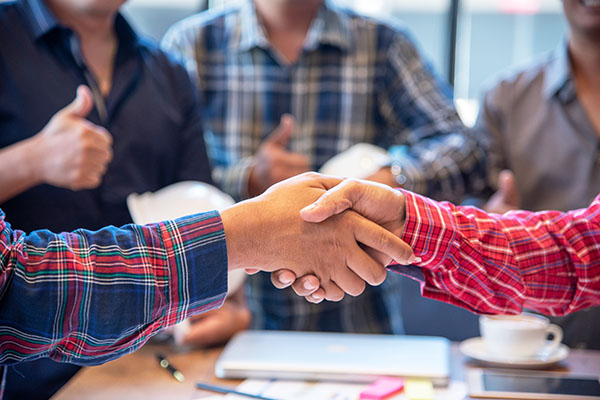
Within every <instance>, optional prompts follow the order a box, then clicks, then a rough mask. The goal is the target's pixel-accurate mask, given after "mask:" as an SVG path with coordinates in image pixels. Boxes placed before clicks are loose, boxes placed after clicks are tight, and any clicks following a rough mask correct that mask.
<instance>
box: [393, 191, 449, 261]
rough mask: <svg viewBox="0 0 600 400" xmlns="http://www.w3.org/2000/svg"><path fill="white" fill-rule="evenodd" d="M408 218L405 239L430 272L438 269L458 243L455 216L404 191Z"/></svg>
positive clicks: (404, 231)
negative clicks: (453, 245) (454, 243)
mask: <svg viewBox="0 0 600 400" xmlns="http://www.w3.org/2000/svg"><path fill="white" fill-rule="evenodd" d="M402 192H403V194H404V198H405V210H406V217H405V221H404V230H403V231H402V237H401V239H402V240H404V241H405V242H406V243H408V244H409V245H410V247H411V248H412V249H413V252H414V253H415V255H416V256H417V257H420V258H421V260H422V262H420V263H419V266H421V267H423V268H426V269H430V270H432V269H435V268H437V267H438V266H439V265H440V264H441V263H442V262H443V261H444V260H445V259H446V257H447V255H448V252H449V251H450V248H451V247H452V244H453V242H454V239H455V235H456V230H455V229H454V222H453V218H452V213H451V212H450V211H449V210H447V209H445V208H444V207H443V205H444V203H437V202H435V201H433V200H430V199H428V198H426V197H423V196H420V195H418V194H415V193H412V192H410V191H408V190H402Z"/></svg>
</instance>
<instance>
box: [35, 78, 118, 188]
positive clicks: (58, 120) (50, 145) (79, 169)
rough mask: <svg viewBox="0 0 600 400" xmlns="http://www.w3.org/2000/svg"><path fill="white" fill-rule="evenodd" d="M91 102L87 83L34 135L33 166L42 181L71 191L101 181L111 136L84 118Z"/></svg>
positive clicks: (90, 108) (109, 148)
mask: <svg viewBox="0 0 600 400" xmlns="http://www.w3.org/2000/svg"><path fill="white" fill-rule="evenodd" d="M93 105H94V103H93V100H92V94H91V92H90V89H89V88H88V87H87V86H83V85H82V86H79V87H78V88H77V97H76V98H75V100H73V102H72V103H71V104H69V105H67V106H66V107H65V108H63V109H62V110H60V111H58V112H57V113H56V114H54V116H53V117H52V118H51V119H50V121H49V122H48V124H46V126H45V127H44V129H42V131H41V132H40V133H38V134H37V135H36V137H35V138H34V139H35V140H36V141H37V143H38V145H39V146H41V147H40V150H41V151H40V154H42V156H41V157H40V158H39V159H38V160H37V161H34V162H36V167H37V169H38V175H39V176H40V177H41V180H42V182H44V183H47V184H50V185H54V186H58V187H63V188H67V189H71V190H81V189H91V188H95V187H97V186H98V185H99V184H100V182H101V181H102V177H103V175H104V173H105V172H106V167H107V165H108V163H109V162H110V160H111V159H112V136H111V135H110V134H109V133H108V131H107V130H106V129H104V128H103V127H101V126H97V125H94V124H93V123H91V122H89V121H88V120H86V119H85V117H86V116H87V115H88V114H89V112H90V111H91V110H92V107H93Z"/></svg>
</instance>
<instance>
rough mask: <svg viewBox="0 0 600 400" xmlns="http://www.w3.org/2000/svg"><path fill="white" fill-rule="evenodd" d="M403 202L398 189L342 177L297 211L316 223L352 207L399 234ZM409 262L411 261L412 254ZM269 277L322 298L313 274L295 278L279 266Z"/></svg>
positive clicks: (280, 285)
mask: <svg viewBox="0 0 600 400" xmlns="http://www.w3.org/2000/svg"><path fill="white" fill-rule="evenodd" d="M404 204H405V199H404V195H403V194H402V192H401V191H398V190H394V189H391V188H389V187H387V186H384V185H381V184H378V183H373V182H366V181H359V180H346V181H344V182H342V183H341V184H339V185H337V186H335V187H334V188H332V189H330V190H329V191H328V192H327V193H325V194H324V195H323V196H321V197H320V198H319V200H317V201H316V202H315V203H313V204H311V205H309V206H307V207H305V208H304V209H302V210H301V212H300V215H301V216H302V218H303V219H304V220H306V221H309V222H315V223H316V222H321V221H324V220H326V219H328V218H330V217H331V216H334V215H337V214H339V213H342V212H344V211H345V210H348V209H353V210H354V211H356V212H357V213H359V214H361V215H363V216H365V217H366V218H369V219H370V220H372V221H373V222H375V223H377V224H379V225H381V226H382V227H384V228H386V229H387V230H389V231H390V232H392V233H394V234H395V235H396V236H398V237H399V236H400V235H401V234H402V229H403V228H404V220H405V209H404ZM367 251H368V252H370V251H371V250H367ZM374 256H375V257H377V255H374ZM379 261H380V262H382V263H383V264H384V265H387V264H389V263H390V262H391V261H392V259H391V258H389V257H388V258H387V259H384V260H381V259H380V258H379ZM410 262H411V263H412V262H414V258H413V259H411V260H410ZM271 281H272V282H273V284H274V285H275V286H276V287H278V288H284V287H287V286H290V285H292V288H293V289H294V291H295V292H296V293H297V294H298V295H300V296H305V297H306V299H307V300H308V301H311V302H313V303H318V302H320V301H322V300H323V299H324V295H323V290H322V289H319V287H318V280H317V279H316V277H314V276H311V275H308V276H302V277H300V278H299V279H296V275H295V274H294V273H293V272H292V271H288V270H279V271H275V272H273V273H272V274H271Z"/></svg>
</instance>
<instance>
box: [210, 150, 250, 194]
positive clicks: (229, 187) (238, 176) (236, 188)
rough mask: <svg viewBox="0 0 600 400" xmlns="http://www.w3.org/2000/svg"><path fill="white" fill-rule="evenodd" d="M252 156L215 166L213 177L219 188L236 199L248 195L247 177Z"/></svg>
mask: <svg viewBox="0 0 600 400" xmlns="http://www.w3.org/2000/svg"><path fill="white" fill-rule="evenodd" d="M253 162H254V157H253V156H250V157H245V158H242V159H241V160H239V161H238V162H237V163H235V164H234V165H231V166H228V167H217V168H215V169H214V175H213V179H214V181H215V182H218V184H219V185H220V186H221V189H222V190H223V191H224V192H226V193H229V194H230V195H231V196H232V197H233V198H234V199H235V200H236V201H240V200H244V199H247V198H248V197H249V194H248V179H249V177H250V170H251V169H252V164H253Z"/></svg>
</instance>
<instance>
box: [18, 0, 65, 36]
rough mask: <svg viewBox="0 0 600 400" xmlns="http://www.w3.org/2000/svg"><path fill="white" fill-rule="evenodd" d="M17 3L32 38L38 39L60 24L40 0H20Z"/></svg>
mask: <svg viewBox="0 0 600 400" xmlns="http://www.w3.org/2000/svg"><path fill="white" fill-rule="evenodd" d="M19 4H20V5H21V9H22V11H23V14H24V16H25V19H26V21H27V24H28V26H29V29H30V31H31V33H32V34H33V38H34V39H36V40H37V39H39V38H41V37H42V36H44V35H46V34H47V33H49V32H50V31H52V30H54V29H55V28H59V27H60V25H59V23H58V21H57V20H56V18H55V17H54V15H53V14H52V13H51V12H50V10H49V9H48V7H46V4H44V2H43V1H42V0H20V1H19Z"/></svg>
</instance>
